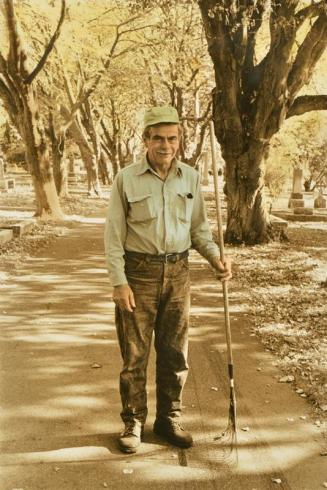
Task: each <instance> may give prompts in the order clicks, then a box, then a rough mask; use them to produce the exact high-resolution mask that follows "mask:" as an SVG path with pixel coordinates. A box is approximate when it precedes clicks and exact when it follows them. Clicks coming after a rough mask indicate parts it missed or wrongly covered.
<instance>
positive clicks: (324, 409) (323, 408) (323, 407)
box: [320, 404, 327, 412]
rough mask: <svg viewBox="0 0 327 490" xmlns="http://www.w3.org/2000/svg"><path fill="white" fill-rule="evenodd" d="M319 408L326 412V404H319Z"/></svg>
mask: <svg viewBox="0 0 327 490" xmlns="http://www.w3.org/2000/svg"><path fill="white" fill-rule="evenodd" d="M320 408H321V410H322V411H323V412H327V404H326V405H321V406H320Z"/></svg>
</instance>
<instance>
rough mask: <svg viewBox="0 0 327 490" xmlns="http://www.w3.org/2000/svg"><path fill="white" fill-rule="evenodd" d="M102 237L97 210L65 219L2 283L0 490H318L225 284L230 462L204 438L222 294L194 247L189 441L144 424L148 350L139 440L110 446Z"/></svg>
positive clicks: (216, 415) (299, 436)
mask: <svg viewBox="0 0 327 490" xmlns="http://www.w3.org/2000/svg"><path fill="white" fill-rule="evenodd" d="M102 235H103V224H102V223H101V222H99V220H98V221H97V220H94V221H93V222H92V220H90V221H89V222H88V223H84V224H79V225H75V226H73V227H72V228H71V229H70V230H69V232H68V233H67V235H65V236H63V237H60V238H58V239H57V240H56V241H55V242H54V243H53V244H51V246H49V248H47V249H46V250H43V251H41V252H40V253H39V254H38V256H37V257H34V258H30V259H29V260H27V261H26V262H25V263H24V264H21V265H19V266H18V267H17V270H16V272H15V274H14V275H13V276H12V277H11V278H10V279H8V280H7V281H5V282H4V283H2V284H1V298H0V319H1V405H2V409H1V416H0V420H1V468H0V482H1V483H0V488H1V490H14V489H16V490H17V489H20V490H22V489H23V490H58V489H67V490H72V489H79V490H95V489H101V488H111V489H121V490H125V489H126V490H127V489H130V488H133V489H151V490H152V489H160V490H163V489H169V490H175V489H199V490H200V489H201V490H202V489H219V490H223V489H224V490H227V489H228V490H238V489H242V490H243V489H244V490H255V489H256V490H267V489H274V488H276V489H277V488H278V489H284V490H285V489H292V490H315V489H320V488H323V482H324V481H327V470H326V468H325V466H326V465H325V463H326V458H324V457H323V456H321V455H320V452H321V451H322V443H323V441H322V437H321V434H320V432H319V428H318V427H317V426H316V425H315V424H314V421H313V420H312V419H311V418H310V407H309V405H308V403H307V402H306V401H305V400H303V399H301V398H299V396H298V395H296V394H295V393H294V391H293V390H292V388H291V387H290V386H289V385H286V384H281V383H278V379H277V378H278V377H279V376H280V373H279V372H278V371H277V369H276V367H274V365H273V363H274V359H273V357H272V355H271V354H270V353H269V352H266V351H265V350H264V348H263V347H262V346H261V345H260V344H259V342H258V340H257V339H256V338H255V337H253V336H251V334H250V326H249V324H248V322H247V316H246V311H245V308H244V305H242V304H241V303H240V301H239V299H240V298H239V292H238V291H235V290H233V285H231V291H230V304H231V321H232V331H233V333H232V336H233V353H234V362H235V379H236V395H237V411H238V417H237V423H238V431H237V448H238V449H237V454H238V460H237V461H236V451H235V450H234V451H232V452H231V453H230V452H229V450H230V447H231V445H230V441H229V440H227V441H224V440H215V436H217V435H219V434H220V433H221V432H222V431H223V429H224V428H225V426H226V424H227V418H228V406H229V392H228V379H227V370H226V360H225V336H224V323H223V308H222V294H221V287H220V284H217V281H216V279H215V277H214V275H213V273H212V272H211V269H210V268H209V266H208V265H207V264H206V262H205V261H204V260H203V259H201V258H200V257H199V256H198V255H197V254H196V253H192V254H191V271H192V279H193V282H192V284H193V286H192V310H191V328H190V355H189V361H190V372H189V377H188V381H187V384H186V387H185V392H184V405H185V407H184V417H183V420H184V425H185V426H186V428H187V429H188V430H190V431H191V432H192V433H193V435H194V439H195V445H194V447H193V448H191V449H189V450H178V449H176V448H174V447H173V446H170V445H168V444H166V443H164V442H162V441H161V440H160V439H159V438H157V437H156V436H155V435H154V434H153V433H152V423H153V420H154V409H155V398H154V394H155V380H154V379H155V378H154V355H153V354H152V356H151V359H150V365H149V378H148V390H149V418H148V422H147V426H146V430H145V440H144V443H143V444H142V447H141V449H140V451H139V452H138V453H137V454H136V455H125V454H122V453H121V452H120V451H119V449H118V447H117V442H116V440H117V434H118V433H119V431H120V430H121V427H122V425H121V421H120V416H119V412H120V399H119V393H118V377H119V370H120V364H121V362H120V355H119V349H118V345H117V341H116V336H115V328H114V319H113V313H114V307H113V303H112V302H111V299H110V297H111V289H110V287H109V284H108V279H107V274H106V270H105V268H104V259H103V243H102ZM274 480H275V481H274Z"/></svg>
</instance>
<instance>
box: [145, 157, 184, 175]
mask: <svg viewBox="0 0 327 490" xmlns="http://www.w3.org/2000/svg"><path fill="white" fill-rule="evenodd" d="M171 170H172V171H173V172H174V173H175V174H176V175H178V177H181V176H182V175H183V171H182V165H181V162H180V161H179V160H177V158H174V160H173V161H172V168H171ZM146 172H154V170H153V168H152V167H151V165H150V164H149V162H148V159H147V155H146V154H145V155H144V157H143V159H142V162H141V166H140V170H139V171H138V172H137V174H136V175H143V174H145V173H146Z"/></svg>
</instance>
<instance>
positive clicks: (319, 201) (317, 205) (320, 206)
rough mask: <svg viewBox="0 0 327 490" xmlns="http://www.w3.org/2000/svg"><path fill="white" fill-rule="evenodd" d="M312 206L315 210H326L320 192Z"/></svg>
mask: <svg viewBox="0 0 327 490" xmlns="http://www.w3.org/2000/svg"><path fill="white" fill-rule="evenodd" d="M313 205H314V207H315V208H316V209H326V199H325V198H324V196H323V195H322V194H321V192H319V194H318V196H317V197H316V199H315V200H314V202H313Z"/></svg>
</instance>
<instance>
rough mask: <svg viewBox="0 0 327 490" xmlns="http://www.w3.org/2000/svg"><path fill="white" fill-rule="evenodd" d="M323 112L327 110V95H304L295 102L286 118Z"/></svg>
mask: <svg viewBox="0 0 327 490" xmlns="http://www.w3.org/2000/svg"><path fill="white" fill-rule="evenodd" d="M323 110H327V95H302V96H300V97H297V98H296V99H295V100H294V102H293V104H292V105H291V107H290V109H289V110H288V113H287V116H286V118H289V117H293V116H301V114H305V113H306V112H310V111H323Z"/></svg>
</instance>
